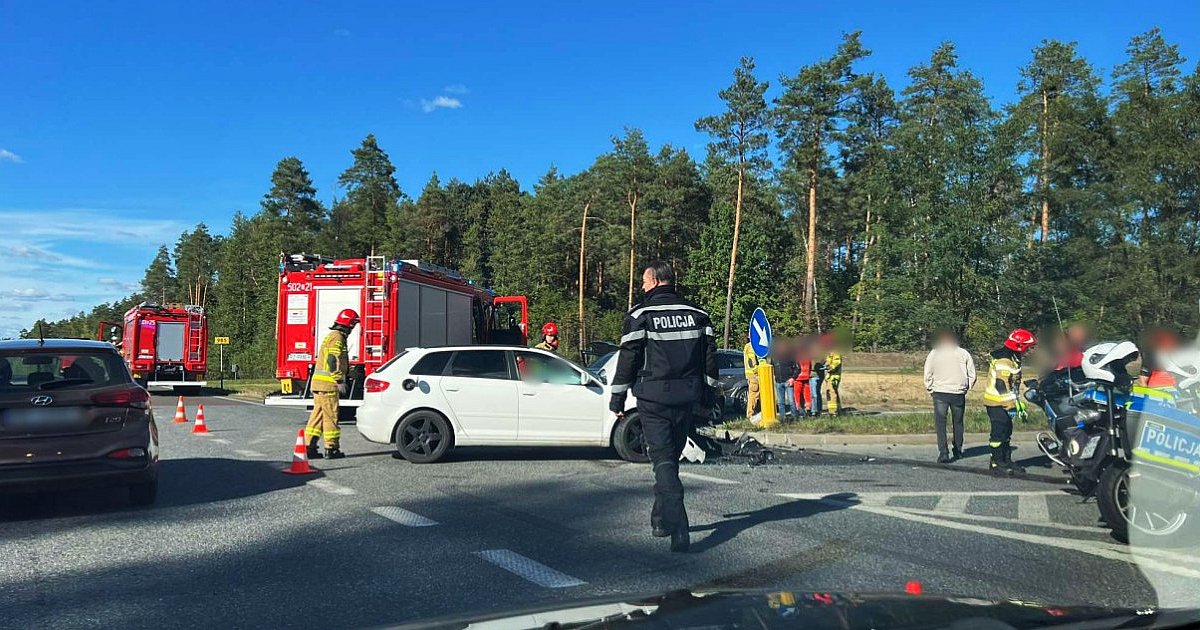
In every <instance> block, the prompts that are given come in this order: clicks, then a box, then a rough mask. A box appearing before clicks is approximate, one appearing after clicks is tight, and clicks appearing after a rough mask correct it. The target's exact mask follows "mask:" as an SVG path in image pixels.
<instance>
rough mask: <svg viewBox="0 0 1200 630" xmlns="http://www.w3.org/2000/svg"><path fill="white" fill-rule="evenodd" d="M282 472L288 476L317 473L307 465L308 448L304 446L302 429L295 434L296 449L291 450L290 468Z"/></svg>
mask: <svg viewBox="0 0 1200 630" xmlns="http://www.w3.org/2000/svg"><path fill="white" fill-rule="evenodd" d="M283 472H285V473H287V474H289V475H311V474H313V473H315V472H319V471H318V470H317V469H316V468H313V467H312V466H309V465H308V447H307V446H306V445H305V444H304V429H300V432H299V433H297V434H296V448H295V449H293V450H292V466H291V468H288V469H286V470H284V471H283Z"/></svg>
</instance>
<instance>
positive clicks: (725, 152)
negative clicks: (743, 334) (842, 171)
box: [696, 57, 771, 346]
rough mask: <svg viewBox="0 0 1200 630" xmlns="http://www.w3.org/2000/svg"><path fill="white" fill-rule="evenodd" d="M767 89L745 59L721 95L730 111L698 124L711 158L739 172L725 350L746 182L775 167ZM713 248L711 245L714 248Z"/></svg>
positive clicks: (726, 340) (727, 288)
mask: <svg viewBox="0 0 1200 630" xmlns="http://www.w3.org/2000/svg"><path fill="white" fill-rule="evenodd" d="M767 87H768V84H767V83H766V82H759V81H758V79H756V78H755V77H754V59H753V58H752V57H742V60H741V63H740V64H739V65H738V67H737V68H735V69H734V71H733V84H732V85H730V86H729V87H727V88H725V89H724V90H721V91H720V92H719V93H718V95H719V96H720V97H721V100H722V101H724V102H725V105H726V111H725V112H724V113H723V114H720V115H717V116H706V117H704V118H701V119H700V120H698V121H696V129H697V130H698V131H706V132H708V134H709V135H711V136H713V138H714V141H713V142H711V143H709V145H708V150H709V155H710V156H718V157H719V158H720V159H723V160H726V161H728V162H730V163H732V164H733V165H734V167H735V170H736V172H737V187H736V190H735V192H734V199H733V208H734V211H733V230H732V233H733V237H732V240H731V242H730V247H729V277H728V280H727V282H726V284H725V309H724V313H725V316H724V318H723V320H724V332H723V333H722V336H721V339H722V345H723V346H728V345H729V329H730V320H731V317H732V313H733V289H734V284H735V280H736V275H737V265H738V262H737V257H738V241H739V240H740V239H741V232H742V205H743V200H744V197H745V188H746V178H747V177H752V178H753V177H757V176H758V175H759V173H762V172H764V171H766V170H768V169H770V168H771V163H770V162H769V161H768V160H767V144H768V142H769V138H768V137H767V128H768V117H769V112H768V110H767V102H766V100H764V98H763V94H765V93H766V91H767ZM710 161H711V157H710ZM712 246H713V244H711V243H710V247H712Z"/></svg>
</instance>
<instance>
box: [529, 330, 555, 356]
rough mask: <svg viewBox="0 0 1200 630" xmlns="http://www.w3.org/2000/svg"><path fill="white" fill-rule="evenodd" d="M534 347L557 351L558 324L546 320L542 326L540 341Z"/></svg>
mask: <svg viewBox="0 0 1200 630" xmlns="http://www.w3.org/2000/svg"><path fill="white" fill-rule="evenodd" d="M534 348H537V349H538V350H545V351H546V352H554V353H557V352H558V324H555V323H554V322H546V325H545V326H542V342H541V343H539V344H537V345H535V346H534Z"/></svg>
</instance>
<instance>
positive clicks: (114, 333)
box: [97, 302, 208, 392]
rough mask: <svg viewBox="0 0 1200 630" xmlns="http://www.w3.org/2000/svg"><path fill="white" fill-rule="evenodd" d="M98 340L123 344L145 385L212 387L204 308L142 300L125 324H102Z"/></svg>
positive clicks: (192, 389)
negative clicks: (207, 372) (209, 385)
mask: <svg viewBox="0 0 1200 630" xmlns="http://www.w3.org/2000/svg"><path fill="white" fill-rule="evenodd" d="M97 338H98V339H100V340H102V341H110V342H112V343H113V344H114V345H116V346H117V348H118V349H119V350H120V352H121V356H122V357H123V358H124V359H125V362H126V363H128V364H129V369H130V371H131V372H133V378H134V380H136V381H137V382H138V384H139V385H141V386H142V387H145V388H147V389H174V390H188V391H190V392H195V391H197V390H199V389H200V388H201V387H204V386H205V385H207V384H208V382H207V381H205V380H204V374H205V371H206V370H207V369H208V318H207V317H206V316H205V313H204V307H203V306H197V305H194V304H188V305H184V304H158V303H156V302H142V303H141V304H138V305H137V306H135V307H133V308H131V309H129V310H128V311H126V312H125V318H124V322H123V323H120V324H118V323H114V322H101V323H100V331H99V333H98V335H97Z"/></svg>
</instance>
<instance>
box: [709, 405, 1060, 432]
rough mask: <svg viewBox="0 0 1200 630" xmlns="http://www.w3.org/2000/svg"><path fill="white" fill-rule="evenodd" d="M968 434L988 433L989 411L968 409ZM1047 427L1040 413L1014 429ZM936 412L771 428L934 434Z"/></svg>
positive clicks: (749, 425)
mask: <svg viewBox="0 0 1200 630" xmlns="http://www.w3.org/2000/svg"><path fill="white" fill-rule="evenodd" d="M963 425H964V428H965V430H966V432H967V433H987V432H988V431H989V430H990V429H991V425H990V423H989V422H988V418H987V413H985V412H984V411H970V410H968V411H967V413H966V415H965V417H964V418H963ZM1044 426H1045V419H1044V418H1042V417H1040V416H1038V417H1035V418H1030V420H1029V421H1027V422H1022V423H1017V424H1016V425H1015V426H1014V427H1013V430H1014V431H1035V430H1038V429H1041V428H1042V427H1044ZM721 428H722V429H726V430H729V431H759V430H761V429H760V428H759V427H758V425H756V424H754V423H753V422H750V421H749V420H745V419H739V420H730V421H727V422H725V423H724V424H722V425H721ZM933 429H934V427H933V413H932V412H930V413H898V414H871V415H861V416H839V417H831V416H821V417H819V418H809V419H805V420H798V421H794V422H784V423H783V424H781V425H779V427H777V428H775V429H772V432H773V433H807V434H824V433H843V434H850V435H902V434H912V433H933V432H934V430H933Z"/></svg>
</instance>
